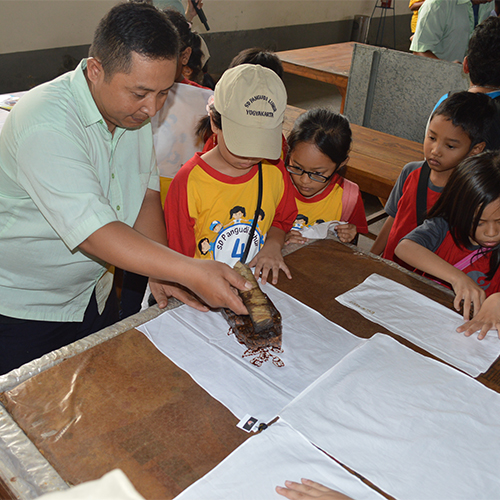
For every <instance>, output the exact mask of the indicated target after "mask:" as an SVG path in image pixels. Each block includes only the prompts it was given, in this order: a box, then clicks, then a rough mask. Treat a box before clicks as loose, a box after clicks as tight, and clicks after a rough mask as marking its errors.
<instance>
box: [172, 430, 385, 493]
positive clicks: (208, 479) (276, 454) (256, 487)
mask: <svg viewBox="0 0 500 500" xmlns="http://www.w3.org/2000/svg"><path fill="white" fill-rule="evenodd" d="M301 478H308V479H312V480H313V481H316V482H318V483H321V484H324V485H325V486H328V487H330V488H332V489H335V490H337V491H340V492H341V493H344V494H345V495H349V496H350V497H352V498H355V499H356V500H369V499H370V500H382V499H383V497H382V496H381V495H379V494H378V493H377V492H376V491H375V490H373V489H371V488H370V487H368V486H366V485H365V484H364V483H362V482H361V481H360V480H359V479H358V478H357V477H356V476H353V475H352V474H350V473H349V472H347V471H346V470H345V469H343V468H342V467H341V466H340V465H338V464H337V463H336V462H335V461H333V460H332V459H331V458H329V457H327V456H326V455H325V454H324V453H322V452H321V451H319V450H318V449H317V448H315V447H314V446H313V445H312V444H311V443H309V442H308V441H307V440H306V439H305V438H304V437H303V436H302V435H301V434H299V433H298V432H296V431H294V430H293V429H292V428H291V427H289V426H288V425H286V424H285V423H283V422H277V423H275V424H273V425H271V426H270V427H269V428H268V429H266V430H265V431H264V432H262V433H261V434H259V435H256V436H253V437H251V438H250V439H248V440H247V441H245V442H244V443H243V444H242V445H241V446H240V447H239V448H237V449H236V450H235V451H234V452H233V453H231V455H229V457H227V458H226V459H225V460H224V461H223V462H221V463H220V464H219V465H218V466H217V467H215V469H213V470H212V471H211V472H209V473H208V474H207V475H205V476H204V477H203V478H201V479H200V480H198V481H197V482H196V483H194V484H193V485H191V486H190V487H189V488H187V489H186V490H184V491H183V492H182V493H181V494H180V495H179V496H177V497H176V500H190V499H193V500H200V499H203V500H224V499H227V500H249V499H252V500H267V499H269V500H271V499H278V498H281V499H283V498H284V497H282V496H280V495H278V493H276V491H275V487H276V486H284V484H285V480H287V479H288V480H290V481H295V482H297V483H300V479H301Z"/></svg>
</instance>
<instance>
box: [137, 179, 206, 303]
mask: <svg viewBox="0 0 500 500" xmlns="http://www.w3.org/2000/svg"><path fill="white" fill-rule="evenodd" d="M134 229H135V230H136V231H138V232H139V233H141V234H142V235H144V236H146V237H148V238H150V239H151V240H153V241H156V242H158V243H161V244H162V245H165V246H167V233H166V230H165V219H164V216H163V210H162V208H161V197H160V193H159V191H153V190H152V189H148V190H147V191H146V196H145V197H144V201H143V203H142V207H141V210H140V212H139V215H138V217H137V220H136V221H135V224H134ZM149 286H150V288H151V293H152V294H153V296H154V298H155V299H156V302H157V303H158V306H159V307H160V309H163V308H165V307H167V304H168V299H169V297H176V298H177V299H179V300H181V301H182V302H184V303H185V304H187V305H189V306H191V307H194V308H195V309H198V310H199V311H206V310H207V307H206V306H204V305H203V304H201V302H199V301H198V300H196V299H195V298H194V297H193V296H192V295H191V294H189V293H188V292H186V291H185V290H183V289H182V288H179V287H178V286H175V284H171V283H166V282H164V281H162V280H158V279H155V278H150V280H149Z"/></svg>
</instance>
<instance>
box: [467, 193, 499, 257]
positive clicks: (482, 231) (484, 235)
mask: <svg viewBox="0 0 500 500" xmlns="http://www.w3.org/2000/svg"><path fill="white" fill-rule="evenodd" d="M473 243H476V244H478V245H481V246H482V247H487V248H493V247H495V246H497V245H498V244H499V243H500V199H498V200H496V201H493V202H491V203H490V204H489V205H486V207H485V208H484V210H483V213H482V215H481V219H479V224H478V225H477V229H476V233H475V235H474V240H473Z"/></svg>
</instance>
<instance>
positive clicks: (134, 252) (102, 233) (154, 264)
mask: <svg viewBox="0 0 500 500" xmlns="http://www.w3.org/2000/svg"><path fill="white" fill-rule="evenodd" d="M149 201H150V200H148V203H147V204H146V205H145V206H144V208H145V207H146V206H148V205H149ZM145 202H146V200H145ZM141 211H142V209H141ZM146 212H147V209H146ZM146 212H144V213H143V214H141V216H140V218H141V219H142V216H144V215H145V214H146ZM145 224H146V225H148V226H149V224H150V223H145ZM148 230H150V231H152V232H153V233H155V234H158V235H160V234H161V231H159V230H158V229H157V228H155V225H154V223H152V224H151V226H150V227H149V229H148ZM79 248H80V250H82V251H83V252H85V253H87V254H90V255H93V256H95V257H97V258H99V259H101V260H103V261H105V262H108V263H110V264H113V265H115V266H116V267H119V268H121V269H125V270H127V271H131V272H134V273H136V274H142V275H143V276H150V277H151V278H156V279H157V280H161V281H173V282H175V283H179V284H181V285H184V286H186V287H187V288H189V289H190V290H192V291H193V292H194V293H195V294H196V295H198V296H199V297H200V298H201V299H202V300H203V301H204V302H206V303H207V304H208V305H210V306H212V307H229V308H230V309H232V310H233V311H234V312H235V313H236V314H247V311H246V308H245V306H244V305H243V303H242V302H241V300H240V298H239V297H238V296H237V295H236V294H235V293H234V292H233V291H232V290H231V286H233V287H235V288H238V289H240V290H244V289H245V287H246V286H250V285H249V284H248V283H247V282H246V280H245V279H244V278H242V277H241V276H240V275H239V274H238V273H236V272H235V271H233V270H232V269H231V268H230V267H229V266H227V265H225V264H222V263H220V262H215V261H201V260H196V259H192V258H190V257H186V256H184V255H181V254H179V253H177V252H174V251H173V250H171V249H169V248H167V247H166V246H164V245H163V244H161V243H158V242H156V241H153V239H150V238H148V237H146V236H144V235H143V234H141V233H139V232H138V231H137V230H136V229H134V228H131V227H129V226H127V225H126V224H124V223H122V222H118V221H115V222H111V223H109V224H106V225H105V226H103V227H101V228H100V229H98V230H97V231H95V232H94V233H92V234H91V235H90V236H89V237H88V238H87V239H86V240H84V241H83V242H82V243H81V244H80V245H79Z"/></svg>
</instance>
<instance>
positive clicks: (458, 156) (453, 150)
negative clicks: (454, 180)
mask: <svg viewBox="0 0 500 500" xmlns="http://www.w3.org/2000/svg"><path fill="white" fill-rule="evenodd" d="M470 145H471V140H470V138H469V136H468V135H467V134H466V133H465V132H464V130H463V128H462V127H455V125H453V123H452V122H451V120H449V119H448V118H447V117H445V116H442V115H436V116H434V118H433V119H432V120H431V122H430V124H429V130H427V135H426V136H425V139H424V156H425V158H426V159H427V163H428V164H429V167H430V169H431V170H434V171H435V172H440V173H441V172H448V173H449V175H451V172H452V171H453V169H454V168H455V167H456V166H457V165H458V164H459V163H460V162H461V161H462V160H463V159H464V158H466V157H467V156H471V155H472V154H475V153H474V149H472V150H471V149H470Z"/></svg>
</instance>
